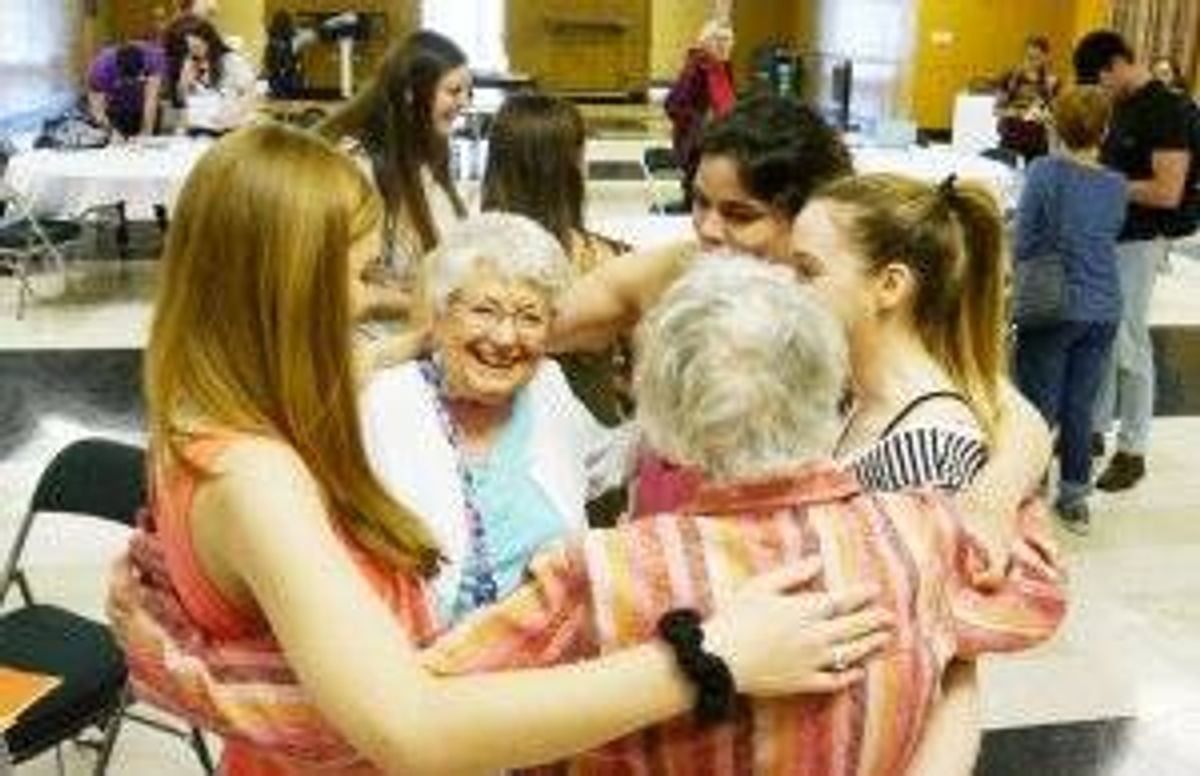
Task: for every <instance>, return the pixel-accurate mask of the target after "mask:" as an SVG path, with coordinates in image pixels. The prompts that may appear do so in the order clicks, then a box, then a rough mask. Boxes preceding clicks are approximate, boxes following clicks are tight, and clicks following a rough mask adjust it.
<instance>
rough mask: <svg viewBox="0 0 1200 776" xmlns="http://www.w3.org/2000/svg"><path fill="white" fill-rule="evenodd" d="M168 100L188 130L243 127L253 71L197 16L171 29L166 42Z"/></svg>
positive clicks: (251, 93) (252, 87) (251, 97)
mask: <svg viewBox="0 0 1200 776" xmlns="http://www.w3.org/2000/svg"><path fill="white" fill-rule="evenodd" d="M166 49H167V62H168V68H169V74H170V79H171V84H172V89H173V92H172V95H173V99H172V102H173V104H174V105H175V107H176V108H184V109H186V110H187V111H188V114H187V119H186V121H187V124H188V126H189V128H193V129H205V130H213V131H224V130H228V129H232V128H233V127H235V126H238V125H240V124H242V123H245V120H246V118H247V117H248V116H249V113H250V111H251V110H252V107H253V100H254V94H255V81H256V80H257V76H256V74H255V72H254V68H253V67H252V66H251V65H250V63H249V62H248V61H247V60H246V59H245V57H243V56H242V55H241V54H239V53H237V52H236V51H234V50H233V48H231V47H230V45H229V44H228V43H226V42H225V39H224V38H222V37H221V33H219V32H217V28H216V27H214V26H213V25H212V24H211V23H210V22H208V21H205V20H204V19H202V18H200V17H198V16H184V17H181V18H180V19H179V20H178V21H177V22H176V23H174V24H172V25H171V29H170V32H169V36H168V39H167V42H166Z"/></svg>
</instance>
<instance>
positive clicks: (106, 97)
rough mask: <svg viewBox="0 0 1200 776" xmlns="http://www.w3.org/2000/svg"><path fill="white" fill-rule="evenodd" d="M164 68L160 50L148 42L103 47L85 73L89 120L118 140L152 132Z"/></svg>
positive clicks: (155, 120)
mask: <svg viewBox="0 0 1200 776" xmlns="http://www.w3.org/2000/svg"><path fill="white" fill-rule="evenodd" d="M166 69H167V65H166V60H165V58H164V57H163V52H162V49H160V48H159V47H158V46H156V45H154V44H152V43H145V42H142V41H133V42H130V43H126V44H124V45H121V46H109V47H108V48H105V49H104V50H103V51H101V52H100V54H99V55H98V56H97V57H96V58H95V59H94V60H93V61H92V66H91V68H90V69H89V71H88V110H89V112H90V113H91V115H92V118H94V119H95V120H96V121H97V122H99V123H100V124H101V125H102V126H105V127H109V128H111V129H112V130H113V131H115V132H116V133H118V134H119V135H121V136H122V137H132V136H134V135H149V134H151V133H153V132H154V128H155V125H156V124H157V122H158V95H159V90H160V89H161V88H162V80H163V76H164V75H165V73H166Z"/></svg>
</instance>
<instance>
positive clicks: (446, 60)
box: [317, 30, 471, 279]
mask: <svg viewBox="0 0 1200 776" xmlns="http://www.w3.org/2000/svg"><path fill="white" fill-rule="evenodd" d="M470 97H471V72H470V70H468V69H467V57H466V55H465V54H464V53H463V52H462V50H461V49H460V48H459V47H458V46H457V45H455V43H454V42H453V41H451V40H450V39H449V38H447V37H445V36H443V35H439V34H438V33H436V32H432V31H429V30H420V31H418V32H415V33H413V34H412V35H410V36H408V38H406V39H405V40H404V41H403V42H402V43H400V44H398V45H397V46H395V47H393V48H392V50H391V51H389V52H388V54H387V56H386V57H385V58H384V61H383V64H382V65H381V66H380V68H379V72H378V73H377V74H376V76H375V79H374V80H373V81H372V82H371V84H370V85H368V86H367V87H366V88H365V89H364V90H363V91H361V92H359V93H358V94H357V95H356V96H355V97H354V99H352V100H351V101H350V102H349V103H348V104H347V105H346V106H345V107H344V108H343V109H342V110H340V111H338V112H337V113H335V114H334V115H332V116H330V117H329V118H328V119H327V120H326V121H324V122H323V123H322V124H321V125H319V126H318V128H317V131H318V133H319V134H321V135H323V136H324V137H326V138H329V139H332V140H335V141H344V140H350V141H352V142H353V144H354V146H355V150H356V151H358V152H359V153H361V154H362V155H363V156H364V157H365V158H366V160H367V161H368V163H369V167H370V171H371V174H372V177H373V179H374V181H375V186H376V187H377V188H378V189H379V193H380V194H381V195H382V197H383V201H384V206H385V209H386V212H385V218H384V222H385V226H384V230H385V231H384V252H385V261H386V263H388V264H389V265H393V266H398V267H399V268H400V269H401V270H402V271H403V270H408V271H409V272H413V271H414V270H416V269H417V268H416V263H417V261H418V260H419V259H420V257H422V256H423V255H425V254H426V253H428V252H429V251H430V250H432V249H433V248H434V247H435V246H436V245H437V243H438V239H439V236H440V235H441V233H442V232H443V231H444V230H445V229H446V228H447V227H449V226H450V225H451V224H452V223H453V222H454V221H456V220H458V219H460V218H462V217H464V216H465V215H466V212H467V209H466V206H465V205H464V204H463V201H462V197H460V196H459V194H458V192H457V191H456V190H455V188H454V184H453V182H452V181H451V179H450V133H451V130H452V128H453V126H454V121H455V120H456V119H457V118H458V116H459V114H460V113H461V112H462V110H463V108H465V107H466V105H467V102H468V101H469V100H470ZM416 274H418V278H417V279H419V273H416Z"/></svg>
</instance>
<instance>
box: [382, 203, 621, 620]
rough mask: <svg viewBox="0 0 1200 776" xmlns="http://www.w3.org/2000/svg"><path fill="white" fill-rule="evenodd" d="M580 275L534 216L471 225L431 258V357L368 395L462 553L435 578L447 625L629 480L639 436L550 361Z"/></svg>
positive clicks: (392, 460) (412, 492)
mask: <svg viewBox="0 0 1200 776" xmlns="http://www.w3.org/2000/svg"><path fill="white" fill-rule="evenodd" d="M570 279H571V269H570V263H569V260H568V259H567V257H566V255H565V254H564V253H563V249H562V247H561V246H560V245H559V243H558V242H557V241H556V240H555V239H554V238H553V237H552V236H551V235H550V234H549V233H548V232H546V231H545V230H544V229H542V228H541V227H540V226H538V225H537V224H535V223H534V222H533V221H531V220H529V219H527V218H524V217H522V216H517V215H512V214H505V213H485V214H483V215H480V216H476V217H474V218H471V219H468V220H466V221H464V222H462V223H461V224H460V225H459V226H457V227H456V228H454V229H453V230H451V231H450V232H448V233H447V234H446V235H445V237H444V240H443V242H442V244H441V246H440V247H439V248H438V250H436V251H435V252H434V253H433V254H432V256H431V261H430V277H429V283H428V287H429V291H430V295H431V296H432V299H431V300H430V301H431V304H432V306H433V310H434V324H433V337H432V340H433V353H432V355H431V357H429V358H427V359H423V360H419V361H414V362H410V363H407V364H404V365H402V366H399V367H395V368H392V369H388V370H385V371H383V372H380V373H379V374H378V375H377V376H376V377H375V378H374V379H373V380H372V381H371V383H370V384H369V385H368V387H367V389H366V392H365V395H364V397H363V408H362V412H363V419H364V437H365V441H366V446H367V453H368V456H369V458H370V460H371V463H372V466H373V467H374V469H375V471H376V474H377V475H378V476H379V478H380V480H381V481H382V482H383V483H384V485H385V486H386V487H387V488H388V489H389V490H390V491H391V493H392V495H394V496H395V497H396V498H398V499H399V500H400V501H401V502H402V503H406V504H410V505H412V506H413V507H414V508H415V511H416V512H417V513H418V514H421V515H424V516H425V517H426V519H427V520H428V521H429V523H430V528H431V529H432V531H433V533H434V535H435V537H436V538H437V540H438V543H439V545H440V546H441V548H442V551H443V553H445V554H446V556H447V560H448V561H449V562H448V563H447V564H446V566H445V569H444V571H443V572H442V574H441V575H440V576H439V578H438V580H437V582H436V583H435V585H434V588H435V593H436V595H437V599H438V601H437V603H438V609H439V611H440V612H441V615H442V617H443V619H444V620H445V621H447V622H448V621H452V620H456V619H458V618H461V617H462V616H463V615H465V614H467V613H469V612H470V611H472V610H474V609H475V608H477V607H479V606H482V605H485V604H488V603H491V602H493V601H495V600H497V599H498V598H500V597H502V596H503V595H505V594H506V593H507V592H508V591H509V590H511V589H512V588H513V587H515V586H516V585H517V584H518V583H519V582H520V581H521V579H522V575H523V572H524V570H525V567H526V565H527V563H528V561H529V558H530V557H531V556H532V554H533V553H534V551H536V550H537V548H538V547H540V546H541V545H543V544H545V543H546V542H548V541H551V540H553V539H556V538H559V537H561V536H563V535H565V534H568V533H571V532H574V531H577V530H581V529H583V528H584V527H585V512H584V508H585V504H586V501H587V499H588V498H589V497H590V496H592V495H595V494H598V493H600V492H603V490H605V489H607V488H608V487H611V486H613V485H615V484H618V483H619V482H620V481H621V480H622V479H623V478H624V476H625V473H626V466H625V465H624V461H625V455H624V447H625V446H624V445H623V444H622V440H623V439H624V438H625V435H624V434H623V433H620V432H613V431H610V430H606V429H604V428H603V427H602V426H601V425H600V424H599V423H597V422H596V420H595V419H594V418H593V417H592V416H591V415H590V414H589V413H588V412H587V410H586V409H585V408H584V406H583V405H582V404H580V402H579V401H578V400H577V399H576V398H575V397H574V395H573V394H572V393H571V391H570V389H569V387H568V386H567V383H566V381H565V379H564V378H563V375H562V372H561V370H560V369H559V367H558V365H557V364H556V363H555V362H553V361H552V360H549V359H545V358H543V355H544V353H545V348H546V340H547V335H548V333H549V330H550V325H551V323H552V322H553V315H554V306H555V305H554V302H555V299H556V297H557V295H558V294H559V293H560V292H561V291H562V290H564V289H565V288H566V286H567V284H568V283H569V282H570Z"/></svg>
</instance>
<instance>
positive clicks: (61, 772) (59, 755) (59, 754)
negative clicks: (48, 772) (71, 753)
mask: <svg viewBox="0 0 1200 776" xmlns="http://www.w3.org/2000/svg"><path fill="white" fill-rule="evenodd" d="M54 763H55V765H56V766H57V767H58V776H67V765H66V763H64V762H63V751H62V744H59V745H58V746H56V747H54Z"/></svg>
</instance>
